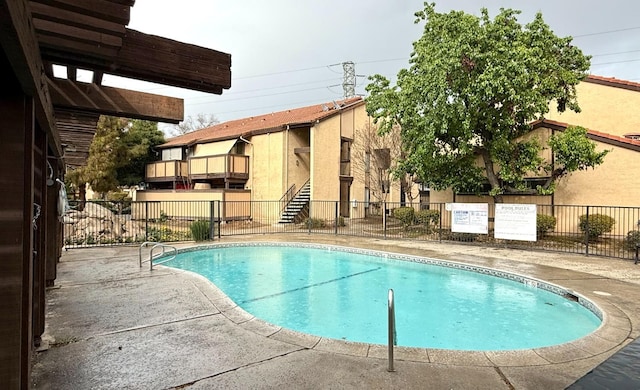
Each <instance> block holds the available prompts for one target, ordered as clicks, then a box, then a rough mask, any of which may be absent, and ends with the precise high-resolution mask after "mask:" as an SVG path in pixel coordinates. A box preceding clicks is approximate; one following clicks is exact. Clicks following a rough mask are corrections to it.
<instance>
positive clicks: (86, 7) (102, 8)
mask: <svg viewBox="0 0 640 390" xmlns="http://www.w3.org/2000/svg"><path fill="white" fill-rule="evenodd" d="M31 2H32V3H40V4H44V5H49V6H52V7H55V8H58V9H62V10H67V11H71V12H76V13H79V14H83V15H87V16H91V17H95V18H98V19H102V20H107V21H111V22H114V23H118V24H122V25H127V24H129V19H130V17H131V6H132V5H133V1H108V0H91V1H86V0H32V1H31Z"/></svg>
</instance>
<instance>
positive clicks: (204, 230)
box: [189, 221, 211, 241]
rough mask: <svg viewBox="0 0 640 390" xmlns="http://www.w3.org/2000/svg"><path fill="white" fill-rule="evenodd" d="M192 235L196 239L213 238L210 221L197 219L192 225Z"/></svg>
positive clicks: (190, 227)
mask: <svg viewBox="0 0 640 390" xmlns="http://www.w3.org/2000/svg"><path fill="white" fill-rule="evenodd" d="M189 229H190V230H191V236H192V237H193V239H194V240H196V241H206V240H210V239H211V234H210V229H211V225H210V224H209V221H195V222H193V223H192V224H191V225H190V226H189Z"/></svg>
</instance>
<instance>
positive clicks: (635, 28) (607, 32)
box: [573, 26, 640, 38]
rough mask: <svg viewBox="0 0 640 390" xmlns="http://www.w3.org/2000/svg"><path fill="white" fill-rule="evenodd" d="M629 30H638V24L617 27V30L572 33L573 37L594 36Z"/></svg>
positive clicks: (639, 28)
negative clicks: (635, 25) (636, 25)
mask: <svg viewBox="0 0 640 390" xmlns="http://www.w3.org/2000/svg"><path fill="white" fill-rule="evenodd" d="M631 30H640V26H639V27H627V28H621V29H618V30H609V31H600V32H595V33H589V34H580V35H574V36H573V38H582V37H592V36H595V35H603V34H612V33H617V32H624V31H631Z"/></svg>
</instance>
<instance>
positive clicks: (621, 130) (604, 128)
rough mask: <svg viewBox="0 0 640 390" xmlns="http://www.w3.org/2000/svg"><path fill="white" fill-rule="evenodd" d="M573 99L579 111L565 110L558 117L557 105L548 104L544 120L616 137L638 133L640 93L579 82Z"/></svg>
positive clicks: (639, 130)
mask: <svg viewBox="0 0 640 390" xmlns="http://www.w3.org/2000/svg"><path fill="white" fill-rule="evenodd" d="M577 96H578V105H579V106H580V108H581V109H582V112H580V113H575V112H573V111H570V110H567V111H565V112H564V113H562V114H560V113H558V112H557V110H556V107H557V105H554V103H551V111H550V112H549V113H548V114H547V115H545V117H546V118H547V119H552V120H556V121H559V122H565V123H568V124H571V125H580V126H583V127H586V128H588V129H591V130H597V131H600V132H603V133H607V134H613V135H618V136H622V135H624V134H627V133H639V132H640V110H638V107H640V92H636V91H630V90H627V89H622V88H616V87H609V86H605V85H600V84H593V83H588V82H582V83H580V84H579V85H578V87H577Z"/></svg>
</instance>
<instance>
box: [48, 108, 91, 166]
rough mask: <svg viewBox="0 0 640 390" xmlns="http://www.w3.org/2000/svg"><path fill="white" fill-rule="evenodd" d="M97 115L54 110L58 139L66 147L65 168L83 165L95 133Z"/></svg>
mask: <svg viewBox="0 0 640 390" xmlns="http://www.w3.org/2000/svg"><path fill="white" fill-rule="evenodd" d="M98 119H100V115H99V114H91V113H87V112H80V111H72V110H63V109H58V110H56V120H57V126H58V129H59V130H60V139H61V140H62V143H63V144H64V145H66V148H65V152H64V162H65V164H66V165H67V166H71V167H80V166H83V165H85V163H86V161H87V158H88V157H89V147H90V146H91V141H93V136H94V135H95V133H96V127H97V125H98Z"/></svg>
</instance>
